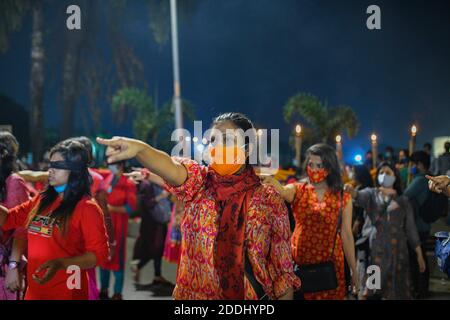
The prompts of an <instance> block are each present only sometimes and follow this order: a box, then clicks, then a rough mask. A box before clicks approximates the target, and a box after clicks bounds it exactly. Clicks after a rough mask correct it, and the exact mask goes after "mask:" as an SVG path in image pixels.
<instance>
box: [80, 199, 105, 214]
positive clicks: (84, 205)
mask: <svg viewBox="0 0 450 320" xmlns="http://www.w3.org/2000/svg"><path fill="white" fill-rule="evenodd" d="M77 211H79V212H86V211H94V212H102V211H101V209H100V207H99V205H98V203H97V201H96V200H95V199H94V198H92V197H91V196H84V197H83V198H81V200H80V201H78V204H77Z"/></svg>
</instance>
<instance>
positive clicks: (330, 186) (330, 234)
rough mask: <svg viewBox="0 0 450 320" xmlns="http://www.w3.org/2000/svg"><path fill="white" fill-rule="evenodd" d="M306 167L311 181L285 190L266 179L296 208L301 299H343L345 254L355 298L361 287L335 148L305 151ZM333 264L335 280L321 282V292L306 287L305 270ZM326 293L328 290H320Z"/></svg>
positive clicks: (321, 146)
mask: <svg viewBox="0 0 450 320" xmlns="http://www.w3.org/2000/svg"><path fill="white" fill-rule="evenodd" d="M305 164H306V172H307V175H308V180H307V181H300V182H298V183H294V184H288V185H286V186H282V185H280V183H279V182H278V181H276V180H275V179H273V178H270V177H267V178H265V180H264V183H267V184H269V185H272V186H274V187H275V188H276V189H277V190H278V191H279V192H280V193H281V195H282V196H283V198H284V199H285V200H286V201H287V202H289V203H291V205H292V210H293V213H294V217H295V222H296V225H295V230H294V234H293V236H292V255H293V257H294V260H295V262H296V264H297V265H298V266H299V273H300V279H301V280H302V282H303V289H302V291H304V292H303V293H304V294H303V297H299V299H302V298H304V299H306V300H315V299H344V298H345V296H346V288H345V277H344V254H345V257H346V259H347V263H348V265H349V267H350V269H351V271H352V285H353V288H352V289H353V293H356V288H358V275H357V272H356V260H355V247H354V240H353V234H352V201H351V196H350V194H349V193H344V192H343V191H342V190H343V184H342V178H341V170H340V168H339V162H338V160H337V157H336V152H335V150H334V149H333V148H332V147H330V146H328V145H326V144H316V145H314V146H312V147H310V148H309V149H308V151H307V152H306V161H305ZM339 231H340V232H339ZM330 261H331V262H332V266H333V268H334V270H332V273H334V274H335V279H334V281H328V283H325V282H323V283H322V287H321V288H320V285H318V283H312V286H308V284H307V279H306V277H307V275H306V274H305V273H306V269H308V268H309V269H311V268H313V269H314V270H315V271H318V268H320V266H318V264H323V263H327V262H330ZM322 266H323V265H322ZM322 270H323V269H322ZM322 272H323V271H322ZM302 273H303V277H304V278H302ZM317 273H318V272H317ZM318 282H319V281H318ZM332 282H333V283H332ZM330 284H331V285H330ZM308 287H309V288H308ZM324 288H327V290H322V289H324ZM296 298H297V297H296Z"/></svg>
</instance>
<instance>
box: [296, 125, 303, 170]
mask: <svg viewBox="0 0 450 320" xmlns="http://www.w3.org/2000/svg"><path fill="white" fill-rule="evenodd" d="M295 159H296V161H297V167H298V168H300V166H301V160H302V126H301V125H300V124H297V125H296V126H295Z"/></svg>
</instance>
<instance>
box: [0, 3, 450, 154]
mask: <svg viewBox="0 0 450 320" xmlns="http://www.w3.org/2000/svg"><path fill="white" fill-rule="evenodd" d="M181 1H182V0H181ZM75 2H76V1H74V3H75ZM129 2H130V3H131V4H130V5H129V6H128V8H127V11H126V12H125V14H124V18H123V20H122V21H121V23H123V24H124V25H125V27H126V28H125V34H126V35H127V40H128V42H129V44H130V45H131V46H132V47H133V49H134V50H135V52H136V54H137V55H138V57H139V58H140V59H141V61H142V62H143V64H144V67H145V80H146V82H147V83H148V84H149V93H150V94H153V93H154V91H155V88H158V92H159V99H160V100H161V101H166V100H169V99H170V97H171V95H172V65H171V46H170V41H169V42H168V43H167V44H166V45H164V46H163V47H162V48H161V47H158V45H157V44H156V43H155V42H154V41H153V39H152V36H151V33H150V31H149V27H148V9H147V6H146V2H145V1H138V0H135V1H129ZM102 3H104V5H108V2H107V1H103V2H102ZM371 4H377V5H379V6H380V7H381V11H382V12H381V15H382V29H381V30H375V31H371V30H368V29H367V28H366V19H367V17H368V15H367V14H366V8H367V7H368V6H369V5H371ZM82 10H83V8H82ZM46 19H47V20H48V21H52V22H53V23H54V21H56V20H55V19H62V21H63V23H64V19H65V12H55V10H52V8H50V9H47V10H46ZM98 23H99V25H101V21H99V22H98ZM64 26H65V25H63V26H61V27H64ZM30 31H31V23H30V21H25V22H24V24H23V26H22V29H21V31H19V32H16V33H14V34H12V35H11V37H10V49H9V51H8V52H7V53H6V54H3V55H0V70H1V73H0V94H4V95H6V96H8V97H10V98H12V99H13V100H14V101H16V102H18V103H20V104H22V105H24V106H25V107H27V106H28V103H29V73H30V58H29V55H30V54H29V52H30V35H31V32H30ZM106 41H107V40H106V39H102V38H100V40H99V44H98V45H100V46H103V45H104V46H105V50H107V49H106V48H107V45H106ZM179 41H180V63H181V91H182V95H183V97H185V98H186V99H188V100H190V101H191V102H192V103H193V104H194V105H195V106H196V113H197V118H198V120H203V121H205V123H207V125H209V123H210V120H211V118H212V117H214V116H215V115H217V114H218V113H221V112H225V111H240V112H244V113H246V114H248V115H249V116H250V117H251V118H252V119H253V120H254V121H255V122H256V123H257V124H258V125H259V126H262V127H266V128H280V129H281V138H282V139H283V140H287V136H288V134H289V132H290V130H291V129H292V128H291V127H288V126H287V125H286V124H285V122H284V121H283V117H282V107H283V106H284V104H285V103H286V102H287V100H288V99H289V97H291V96H292V95H294V94H296V93H298V92H310V93H312V94H314V95H316V96H318V97H319V98H321V99H323V100H326V101H328V104H329V105H332V106H333V105H349V106H351V107H352V108H353V109H354V110H355V111H356V113H357V115H358V117H359V119H360V123H361V128H360V131H359V133H358V135H357V137H355V138H354V139H353V140H351V141H348V140H344V152H345V153H346V157H347V158H348V157H350V156H352V155H353V154H354V153H355V152H361V151H363V150H366V149H368V147H369V143H368V141H369V137H370V133H371V132H372V131H376V132H377V133H378V134H379V136H380V143H381V144H382V145H383V144H390V145H393V146H394V147H396V148H399V147H402V148H404V147H407V141H408V132H409V127H410V125H411V124H412V123H413V122H416V123H418V126H419V135H418V143H419V145H420V146H421V144H423V143H424V142H426V141H430V142H431V140H432V138H433V137H435V136H444V135H447V136H450V128H449V120H450V1H439V0H433V1H400V0H396V1H392V0H391V1H373V0H372V1H350V0H345V1H344V0H342V1H331V0H330V1H319V0H282V1H277V0H199V5H198V7H197V8H196V10H195V12H194V14H193V16H192V17H191V19H189V20H188V21H182V22H180V25H179ZM47 43H52V47H51V48H52V49H51V50H50V49H49V51H51V55H50V57H49V59H48V60H50V61H48V67H47V70H46V71H47V74H46V77H47V78H46V84H45V85H46V87H45V90H46V93H45V108H46V109H45V110H46V125H47V126H50V127H56V128H57V126H58V123H59V121H60V118H59V115H58V112H55V110H56V111H58V110H59V109H58V108H59V107H58V101H59V100H58V99H59V90H60V87H59V86H60V78H59V77H60V76H58V74H60V71H61V70H60V67H59V66H58V64H57V63H55V61H59V60H58V59H60V55H62V50H59V49H58V42H57V40H55V39H50V40H49V39H47ZM55 43H56V44H55ZM55 46H56V48H55ZM105 112H106V111H105ZM105 118H107V117H105ZM108 121H110V120H109V118H108V119H105V125H106V126H108V125H109V123H110V122H108ZM119 129H120V130H119ZM111 131H113V132H111V133H114V134H127V135H130V134H131V131H130V126H126V127H123V128H114V129H112V130H111Z"/></svg>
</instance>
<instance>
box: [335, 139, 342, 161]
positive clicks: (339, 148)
mask: <svg viewBox="0 0 450 320" xmlns="http://www.w3.org/2000/svg"><path fill="white" fill-rule="evenodd" d="M336 153H337V157H338V160H339V162H341V163H342V136H341V135H340V134H338V135H337V136H336Z"/></svg>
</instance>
